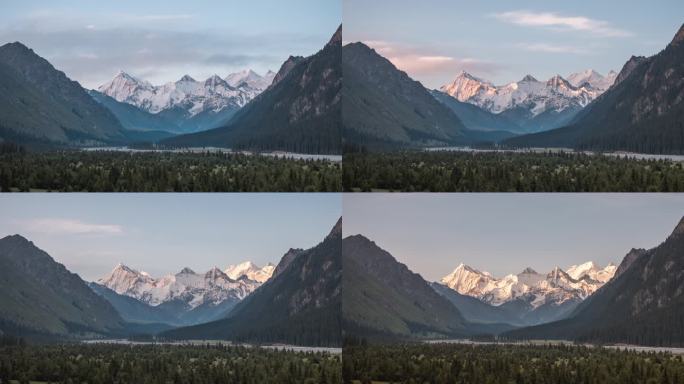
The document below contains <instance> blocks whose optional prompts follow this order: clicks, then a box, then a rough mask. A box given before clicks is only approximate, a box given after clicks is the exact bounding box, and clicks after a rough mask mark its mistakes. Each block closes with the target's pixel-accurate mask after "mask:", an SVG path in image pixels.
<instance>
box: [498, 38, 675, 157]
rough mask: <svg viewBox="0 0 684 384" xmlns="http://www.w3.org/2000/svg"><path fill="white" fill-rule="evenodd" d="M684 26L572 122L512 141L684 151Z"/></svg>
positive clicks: (511, 142)
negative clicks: (659, 49) (667, 43)
mask: <svg viewBox="0 0 684 384" xmlns="http://www.w3.org/2000/svg"><path fill="white" fill-rule="evenodd" d="M683 36H684V26H682V27H681V28H680V30H679V31H678V32H677V34H676V35H675V37H674V39H672V42H670V44H669V45H668V46H667V47H666V48H665V49H664V50H662V51H661V52H660V53H658V54H656V55H654V56H651V57H649V58H643V57H632V58H631V59H630V60H629V61H628V62H627V63H626V64H625V65H624V67H623V68H622V71H621V72H620V74H619V75H618V77H617V79H616V82H615V84H614V85H613V86H612V87H611V88H610V89H608V91H606V92H605V93H604V94H602V95H601V96H600V97H598V98H597V99H596V100H594V101H593V102H592V103H590V104H589V105H588V106H587V107H586V108H585V109H584V110H582V111H580V112H579V113H578V114H577V116H576V117H575V118H574V120H573V121H572V122H570V123H569V125H568V126H567V127H563V128H558V129H554V130H551V131H547V132H542V133H537V134H532V135H525V136H520V137H517V138H513V139H510V140H509V141H507V142H506V143H507V144H508V145H511V146H533V147H558V146H562V147H574V148H579V149H592V150H627V151H634V152H644V153H673V154H681V153H684V37H683Z"/></svg>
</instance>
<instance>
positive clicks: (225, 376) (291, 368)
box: [0, 344, 342, 384]
mask: <svg viewBox="0 0 684 384" xmlns="http://www.w3.org/2000/svg"><path fill="white" fill-rule="evenodd" d="M341 364H342V361H341V356H340V355H339V354H331V353H328V352H302V351H292V350H281V349H273V348H252V347H243V346H227V345H224V344H215V345H187V344H186V345H183V346H179V345H161V344H155V345H130V344H129V345H122V344H63V345H12V346H0V383H6V382H12V381H16V382H18V383H28V382H51V383H66V382H68V383H86V382H87V383H91V384H97V383H112V382H114V383H116V382H119V383H227V384H230V383H236V384H237V383H241V384H250V383H274V384H275V383H278V384H280V383H306V382H311V383H331V384H332V383H335V384H337V383H340V382H341V380H342V378H341Z"/></svg>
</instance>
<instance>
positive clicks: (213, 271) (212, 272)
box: [204, 267, 228, 280]
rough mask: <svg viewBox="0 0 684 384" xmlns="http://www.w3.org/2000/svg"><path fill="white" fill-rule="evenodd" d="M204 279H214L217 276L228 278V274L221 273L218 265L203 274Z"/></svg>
mask: <svg viewBox="0 0 684 384" xmlns="http://www.w3.org/2000/svg"><path fill="white" fill-rule="evenodd" d="M204 277H205V279H210V280H216V279H218V278H226V279H227V278H228V276H227V275H226V274H225V273H223V271H222V270H220V269H219V268H218V267H214V268H212V269H210V270H209V271H207V273H205V274H204Z"/></svg>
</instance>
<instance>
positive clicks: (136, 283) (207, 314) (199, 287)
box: [90, 261, 274, 325]
mask: <svg viewBox="0 0 684 384" xmlns="http://www.w3.org/2000/svg"><path fill="white" fill-rule="evenodd" d="M273 269H274V267H273V266H272V265H270V264H269V265H267V266H265V267H264V268H258V267H257V266H256V265H254V264H253V263H252V262H249V261H248V262H244V263H241V264H238V265H231V266H229V267H228V268H227V269H226V270H225V271H221V270H220V269H218V268H216V267H214V268H212V269H211V270H209V271H207V272H206V273H203V274H200V273H196V272H194V271H193V270H191V269H190V268H187V267H186V268H183V269H182V270H181V271H180V272H178V273H176V274H173V275H167V276H164V277H162V278H158V279H155V278H153V277H151V276H150V275H149V274H147V273H146V272H139V271H137V270H135V269H132V268H129V267H127V266H125V265H123V264H119V265H117V266H116V267H115V268H114V269H113V270H112V272H111V273H109V275H107V276H105V277H103V278H101V279H99V280H98V281H97V282H94V283H91V284H90V285H91V288H93V289H94V290H95V291H96V292H97V293H100V294H101V295H102V296H103V297H105V298H106V299H108V300H109V301H110V302H111V304H112V305H113V306H114V307H115V308H116V309H117V310H119V313H120V314H121V316H122V317H123V318H124V319H125V320H127V321H137V322H159V321H160V320H163V322H164V323H167V324H172V325H191V324H199V323H203V322H208V321H213V320H217V319H220V318H222V317H225V316H226V315H227V314H228V313H229V312H230V310H231V309H232V308H233V307H234V306H235V304H237V303H238V302H240V301H241V300H243V299H244V298H245V297H247V296H248V295H249V294H251V293H252V292H254V290H256V289H257V288H258V287H259V286H260V285H261V284H262V283H263V282H265V281H266V280H268V279H269V278H270V277H271V274H272V273H273ZM117 296H126V297H127V298H131V299H133V300H136V301H138V302H139V303H140V304H142V305H144V306H147V307H149V308H146V309H145V310H144V312H143V310H142V309H141V308H140V306H139V305H135V306H134V307H131V305H132V304H131V302H130V300H126V299H123V298H120V297H117ZM129 308H131V309H132V311H129V310H128V309H129ZM143 315H147V316H143Z"/></svg>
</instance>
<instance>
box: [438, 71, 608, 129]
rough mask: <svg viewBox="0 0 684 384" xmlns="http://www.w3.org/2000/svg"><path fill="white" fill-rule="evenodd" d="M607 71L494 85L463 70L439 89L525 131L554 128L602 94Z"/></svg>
mask: <svg viewBox="0 0 684 384" xmlns="http://www.w3.org/2000/svg"><path fill="white" fill-rule="evenodd" d="M616 76H617V74H616V73H615V72H614V71H611V72H610V73H609V75H608V76H605V77H604V76H602V75H601V74H599V73H598V72H596V71H593V70H586V71H584V72H580V73H573V74H571V75H570V76H568V78H569V79H570V80H566V79H565V78H563V77H562V76H561V75H556V76H553V77H552V78H550V79H548V80H547V81H539V80H537V79H535V78H534V77H533V76H532V75H526V76H525V77H524V78H523V79H521V80H520V81H517V82H511V83H508V84H506V85H501V86H496V85H494V84H492V83H491V82H488V81H486V80H482V79H480V78H478V77H475V76H473V75H471V74H469V73H467V72H465V71H462V72H461V73H459V74H458V76H456V78H455V79H454V80H453V81H452V82H451V83H449V84H445V85H443V86H442V87H441V88H440V91H442V92H444V93H445V94H448V95H450V96H452V97H453V98H455V99H457V100H458V101H461V102H465V103H470V104H473V105H476V106H478V107H480V108H482V109H484V110H486V111H488V112H491V113H494V114H497V115H500V116H502V117H505V118H508V119H510V120H512V121H513V122H514V123H515V124H517V125H519V126H520V127H522V128H524V130H525V131H527V132H538V131H544V130H549V129H553V128H558V127H560V126H562V125H564V124H566V123H567V122H569V121H570V120H571V119H572V118H573V117H574V116H575V114H576V113H577V112H578V111H580V110H581V109H582V108H584V107H585V106H587V105H588V104H589V103H590V102H591V101H592V100H594V99H596V98H597V97H598V96H599V95H601V94H602V93H603V92H605V91H606V90H607V89H608V88H609V87H610V86H611V85H612V83H613V82H614V81H615V78H616Z"/></svg>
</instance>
